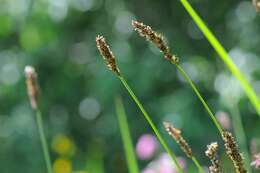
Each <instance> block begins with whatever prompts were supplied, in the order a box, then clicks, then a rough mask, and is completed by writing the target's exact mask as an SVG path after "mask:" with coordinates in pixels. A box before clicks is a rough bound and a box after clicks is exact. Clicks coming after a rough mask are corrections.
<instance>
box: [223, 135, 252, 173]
mask: <svg viewBox="0 0 260 173" xmlns="http://www.w3.org/2000/svg"><path fill="white" fill-rule="evenodd" d="M222 137H223V140H224V143H225V148H226V153H227V155H228V156H229V158H230V159H231V160H232V162H233V165H234V167H235V169H236V173H246V172H247V171H246V169H245V167H244V163H243V157H242V155H241V153H239V150H238V145H237V143H236V141H235V138H234V137H233V135H232V133H230V132H224V133H223V136H222Z"/></svg>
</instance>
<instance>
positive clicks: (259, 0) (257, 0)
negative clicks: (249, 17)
mask: <svg viewBox="0 0 260 173" xmlns="http://www.w3.org/2000/svg"><path fill="white" fill-rule="evenodd" d="M252 3H253V5H254V6H255V9H256V11H257V12H258V13H259V12H260V0H252Z"/></svg>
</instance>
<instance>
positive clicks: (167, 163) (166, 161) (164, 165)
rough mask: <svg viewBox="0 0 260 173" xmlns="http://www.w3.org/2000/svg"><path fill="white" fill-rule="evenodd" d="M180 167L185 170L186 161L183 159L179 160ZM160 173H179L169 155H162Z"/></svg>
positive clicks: (179, 158)
mask: <svg viewBox="0 0 260 173" xmlns="http://www.w3.org/2000/svg"><path fill="white" fill-rule="evenodd" d="M177 160H178V162H179V164H180V166H181V167H182V168H185V166H186V161H185V160H184V159H183V158H182V157H178V158H177ZM159 165H160V169H159V173H177V172H178V171H177V169H176V166H175V165H174V163H173V161H172V158H171V157H170V156H169V155H168V154H167V153H162V154H161V155H160V158H159Z"/></svg>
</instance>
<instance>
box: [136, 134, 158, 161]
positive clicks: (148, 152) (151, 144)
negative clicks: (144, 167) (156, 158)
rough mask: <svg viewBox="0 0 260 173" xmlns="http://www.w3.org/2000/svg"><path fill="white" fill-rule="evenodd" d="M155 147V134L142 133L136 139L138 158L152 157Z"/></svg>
mask: <svg viewBox="0 0 260 173" xmlns="http://www.w3.org/2000/svg"><path fill="white" fill-rule="evenodd" d="M157 148H158V142H157V140H156V138H155V136H153V135H150V134H144V135H142V136H141V137H140V138H139V139H138V142H137V144H136V153H137V156H138V158H139V159H141V160H147V159H150V158H151V157H153V155H154V153H155V152H156V149H157Z"/></svg>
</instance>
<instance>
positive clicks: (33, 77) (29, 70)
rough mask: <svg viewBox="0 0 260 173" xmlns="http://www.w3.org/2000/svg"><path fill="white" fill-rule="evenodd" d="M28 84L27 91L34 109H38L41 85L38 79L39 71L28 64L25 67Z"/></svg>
mask: <svg viewBox="0 0 260 173" xmlns="http://www.w3.org/2000/svg"><path fill="white" fill-rule="evenodd" d="M24 73H25V77H26V85H27V93H28V96H29V99H30V103H31V106H32V108H33V109H37V106H38V97H39V85H38V81H37V73H36V72H35V69H34V68H33V67H32V66H26V67H25V69H24Z"/></svg>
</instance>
